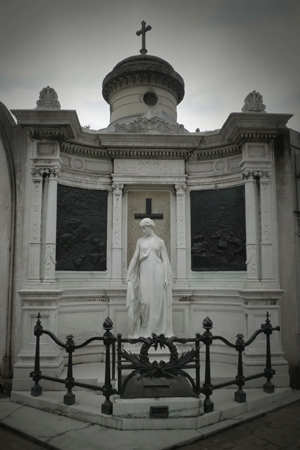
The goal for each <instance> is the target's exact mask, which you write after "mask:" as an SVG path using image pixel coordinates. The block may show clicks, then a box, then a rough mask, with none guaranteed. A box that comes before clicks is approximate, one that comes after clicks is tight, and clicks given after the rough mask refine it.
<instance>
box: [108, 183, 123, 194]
mask: <svg viewBox="0 0 300 450" xmlns="http://www.w3.org/2000/svg"><path fill="white" fill-rule="evenodd" d="M111 187H112V190H113V193H114V194H122V191H123V188H124V184H122V183H113V184H112V185H111Z"/></svg>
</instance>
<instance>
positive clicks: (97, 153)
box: [60, 142, 110, 159]
mask: <svg viewBox="0 0 300 450" xmlns="http://www.w3.org/2000/svg"><path fill="white" fill-rule="evenodd" d="M60 150H61V151H62V153H66V154H69V155H76V156H84V157H85V158H94V159H103V158H104V159H105V158H109V157H110V156H109V154H108V151H107V150H106V149H102V148H99V147H98V148H96V147H85V146H81V145H79V144H73V143H71V142H63V143H62V144H61V145H60Z"/></svg>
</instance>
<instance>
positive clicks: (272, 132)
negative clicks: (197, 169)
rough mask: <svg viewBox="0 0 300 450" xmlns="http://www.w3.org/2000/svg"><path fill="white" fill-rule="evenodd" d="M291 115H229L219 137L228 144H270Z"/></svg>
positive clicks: (242, 113) (246, 113)
mask: <svg viewBox="0 0 300 450" xmlns="http://www.w3.org/2000/svg"><path fill="white" fill-rule="evenodd" d="M291 117H293V114H274V113H266V114H260V113H254V111H252V112H249V111H247V112H241V113H231V114H230V115H229V116H228V118H227V120H226V122H225V123H224V125H223V127H222V128H221V131H220V134H221V136H222V137H223V138H224V139H225V140H226V141H227V142H228V143H229V142H230V143H231V144H233V143H235V144H243V143H244V142H271V141H272V140H273V139H274V138H275V137H276V136H277V135H278V134H279V133H280V132H281V131H282V130H283V129H285V128H286V124H287V122H288V121H289V119H290V118H291Z"/></svg>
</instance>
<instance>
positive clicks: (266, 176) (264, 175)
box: [258, 170, 271, 181]
mask: <svg viewBox="0 0 300 450" xmlns="http://www.w3.org/2000/svg"><path fill="white" fill-rule="evenodd" d="M258 175H259V179H260V181H270V177H271V172H270V171H269V170H259V171H258Z"/></svg>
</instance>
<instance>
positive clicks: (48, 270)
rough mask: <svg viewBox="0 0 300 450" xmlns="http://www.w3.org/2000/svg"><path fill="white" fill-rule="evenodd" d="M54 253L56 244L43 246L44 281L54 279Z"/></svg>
mask: <svg viewBox="0 0 300 450" xmlns="http://www.w3.org/2000/svg"><path fill="white" fill-rule="evenodd" d="M55 251H56V244H45V258H44V279H47V280H49V279H50V280H53V279H55V264H56V260H55Z"/></svg>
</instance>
